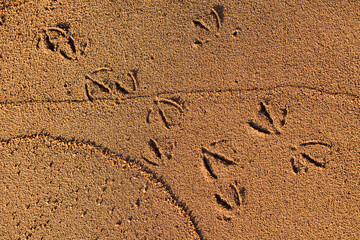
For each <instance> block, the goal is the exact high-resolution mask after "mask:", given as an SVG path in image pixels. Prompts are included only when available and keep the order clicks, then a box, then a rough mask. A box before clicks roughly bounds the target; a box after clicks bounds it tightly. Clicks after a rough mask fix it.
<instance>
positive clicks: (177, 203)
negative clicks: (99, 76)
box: [0, 131, 205, 240]
mask: <svg viewBox="0 0 360 240" xmlns="http://www.w3.org/2000/svg"><path fill="white" fill-rule="evenodd" d="M38 137H47V138H50V139H51V140H53V141H58V142H61V143H65V144H72V145H74V146H90V147H93V148H94V149H96V150H97V151H98V152H99V153H100V154H101V155H103V156H104V157H106V158H117V159H119V160H121V161H123V162H124V163H128V164H130V166H131V165H132V166H134V165H135V166H136V167H137V168H138V169H135V168H134V167H132V168H133V169H134V170H138V171H140V172H142V174H144V175H145V176H144V177H145V178H146V179H148V180H149V181H152V182H154V183H155V184H160V185H161V187H163V189H165V191H166V192H167V193H168V194H169V196H170V197H171V198H172V200H173V203H174V205H175V206H176V207H178V208H179V209H180V210H181V211H182V213H183V215H184V216H185V217H186V218H188V220H189V221H190V223H191V225H192V227H193V229H194V231H195V233H196V235H197V236H198V237H199V239H200V240H203V239H205V238H204V236H203V234H202V231H201V230H200V229H199V227H198V223H197V222H196V220H195V217H194V216H193V214H192V211H190V210H189V209H188V207H187V206H186V204H185V203H183V202H182V201H180V200H179V198H178V197H177V196H176V195H175V193H174V192H173V191H172V189H171V187H170V186H169V185H168V184H167V183H166V182H165V181H164V180H163V178H162V177H159V176H158V175H157V174H156V173H155V172H153V171H151V170H150V169H149V168H148V167H146V166H145V165H143V164H142V163H141V162H140V161H137V160H135V159H131V158H130V157H125V158H124V157H123V156H122V155H121V154H118V153H116V152H114V151H111V150H110V149H108V148H104V147H102V146H101V145H98V144H96V143H95V142H92V141H79V140H76V139H70V140H69V139H66V138H63V137H61V136H58V137H53V136H51V135H50V134H49V133H46V132H45V131H42V132H40V133H36V134H32V135H20V136H15V137H11V138H9V139H0V143H10V142H11V141H13V140H16V139H24V140H32V139H35V138H38Z"/></svg>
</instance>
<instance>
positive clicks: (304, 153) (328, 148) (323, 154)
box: [290, 141, 334, 174]
mask: <svg viewBox="0 0 360 240" xmlns="http://www.w3.org/2000/svg"><path fill="white" fill-rule="evenodd" d="M332 148H333V146H332V145H331V144H329V143H326V142H322V141H306V142H302V143H300V146H299V147H298V148H295V147H293V148H292V150H293V151H296V153H295V155H294V156H293V157H292V158H291V159H290V163H291V167H292V169H293V171H294V173H296V174H302V173H306V172H308V170H309V168H310V167H316V168H325V167H326V165H327V164H328V163H329V162H331V161H332V160H333V153H334V152H333V151H332Z"/></svg>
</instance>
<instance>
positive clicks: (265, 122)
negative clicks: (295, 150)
mask: <svg viewBox="0 0 360 240" xmlns="http://www.w3.org/2000/svg"><path fill="white" fill-rule="evenodd" d="M276 110H277V111H276ZM287 114H288V110H287V108H286V107H284V108H280V109H274V108H272V107H271V106H270V105H269V104H267V103H266V102H260V104H259V110H258V114H257V117H256V119H255V120H249V121H248V122H247V123H248V125H249V126H250V127H251V128H252V129H254V130H255V131H256V132H258V133H261V134H266V135H271V134H276V135H279V134H281V128H282V127H283V126H284V125H285V123H286V116H287Z"/></svg>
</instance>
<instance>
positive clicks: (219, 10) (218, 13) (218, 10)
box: [210, 5, 224, 29]
mask: <svg viewBox="0 0 360 240" xmlns="http://www.w3.org/2000/svg"><path fill="white" fill-rule="evenodd" d="M210 10H211V13H212V14H214V16H215V18H216V23H217V27H218V29H220V28H221V23H222V22H223V21H224V7H223V6H220V5H216V6H214V7H212V8H211V9H210Z"/></svg>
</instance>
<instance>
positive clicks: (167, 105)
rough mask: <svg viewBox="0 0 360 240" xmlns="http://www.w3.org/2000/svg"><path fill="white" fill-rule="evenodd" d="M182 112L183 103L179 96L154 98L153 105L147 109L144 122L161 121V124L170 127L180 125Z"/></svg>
mask: <svg viewBox="0 0 360 240" xmlns="http://www.w3.org/2000/svg"><path fill="white" fill-rule="evenodd" d="M183 113H184V107H183V103H182V102H181V100H180V98H175V97H174V98H158V97H157V98H155V100H154V105H153V107H152V108H151V109H150V110H148V114H147V116H146V122H147V123H148V124H150V123H153V122H162V125H163V126H164V127H165V128H167V129H170V128H172V127H173V126H176V125H180V123H181V117H182V115H183Z"/></svg>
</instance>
